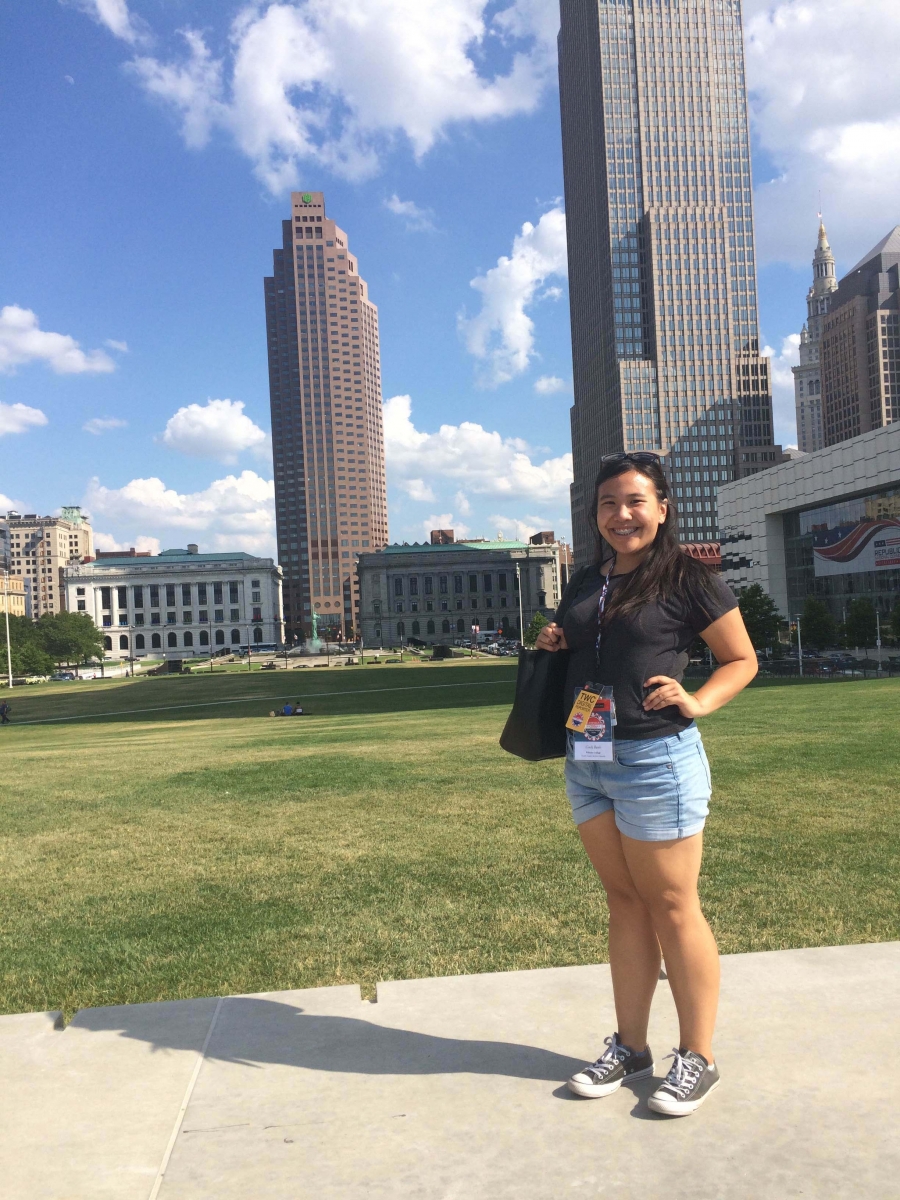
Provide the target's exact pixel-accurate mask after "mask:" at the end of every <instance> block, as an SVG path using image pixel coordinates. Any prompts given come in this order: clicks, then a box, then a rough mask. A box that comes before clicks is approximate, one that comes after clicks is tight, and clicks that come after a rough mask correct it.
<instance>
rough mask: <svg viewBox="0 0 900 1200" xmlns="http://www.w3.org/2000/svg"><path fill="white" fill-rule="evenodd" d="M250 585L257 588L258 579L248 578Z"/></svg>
mask: <svg viewBox="0 0 900 1200" xmlns="http://www.w3.org/2000/svg"><path fill="white" fill-rule="evenodd" d="M250 586H251V587H252V588H258V587H259V580H258V579H251V580H250Z"/></svg>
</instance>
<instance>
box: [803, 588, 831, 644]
mask: <svg viewBox="0 0 900 1200" xmlns="http://www.w3.org/2000/svg"><path fill="white" fill-rule="evenodd" d="M800 637H801V639H802V641H803V644H804V646H815V647H816V648H817V649H822V648H823V647H824V646H833V645H834V643H835V640H836V638H837V622H836V621H835V619H834V617H833V616H832V615H831V610H830V609H829V607H828V605H827V604H826V603H825V601H824V600H818V599H816V597H815V596H807V597H806V603H805V604H804V605H803V614H802V616H801V617H800Z"/></svg>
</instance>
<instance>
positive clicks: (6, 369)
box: [0, 304, 116, 375]
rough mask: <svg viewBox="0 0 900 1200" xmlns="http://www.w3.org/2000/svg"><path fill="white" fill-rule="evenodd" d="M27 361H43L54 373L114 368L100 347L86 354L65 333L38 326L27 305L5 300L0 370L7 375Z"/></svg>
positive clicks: (0, 332)
mask: <svg viewBox="0 0 900 1200" xmlns="http://www.w3.org/2000/svg"><path fill="white" fill-rule="evenodd" d="M30 362H45V363H46V364H47V365H48V366H49V367H50V368H51V369H52V370H53V371H55V372H56V373H57V375H82V374H85V373H86V372H101V373H104V372H107V371H114V370H115V369H116V364H115V363H114V362H113V360H112V359H111V358H110V357H109V355H108V354H105V353H104V352H103V351H102V350H91V351H90V352H89V353H87V354H86V353H85V352H84V350H82V349H81V347H80V346H79V344H78V343H77V342H76V341H75V339H74V338H73V337H69V335H68V334H67V333H50V332H49V331H48V330H46V329H41V328H40V327H39V324H38V319H37V316H36V315H35V314H34V313H33V312H32V311H31V309H30V308H20V307H19V306H18V304H7V305H6V306H5V307H4V308H0V372H2V373H4V374H7V375H11V374H12V373H13V372H14V371H15V369H16V367H19V366H22V365H24V364H25V363H30Z"/></svg>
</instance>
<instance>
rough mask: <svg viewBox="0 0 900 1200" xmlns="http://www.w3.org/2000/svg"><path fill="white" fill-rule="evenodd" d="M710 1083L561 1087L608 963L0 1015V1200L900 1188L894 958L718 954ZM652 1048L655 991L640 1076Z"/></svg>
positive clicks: (877, 1191) (666, 1023)
mask: <svg viewBox="0 0 900 1200" xmlns="http://www.w3.org/2000/svg"><path fill="white" fill-rule="evenodd" d="M722 967H723V996H722V1009H721V1017H720V1023H719V1035H718V1038H717V1057H718V1060H719V1064H720V1067H721V1070H722V1076H723V1084H722V1087H721V1088H720V1089H719V1091H718V1092H717V1093H716V1094H715V1095H714V1096H713V1097H711V1098H710V1100H709V1102H708V1104H707V1105H706V1106H705V1107H704V1108H703V1109H702V1110H701V1111H700V1112H699V1113H697V1114H696V1115H695V1116H692V1117H687V1118H682V1119H679V1120H676V1119H671V1118H665V1117H658V1116H656V1115H655V1114H653V1113H650V1112H649V1111H648V1110H647V1108H646V1105H645V1100H646V1097H647V1095H648V1094H649V1092H650V1090H651V1088H652V1086H653V1085H652V1083H651V1082H650V1081H641V1082H640V1083H638V1084H635V1085H634V1086H633V1087H632V1088H629V1089H625V1088H623V1089H622V1090H620V1091H619V1092H618V1093H616V1094H615V1095H614V1096H612V1097H610V1098H608V1099H606V1100H596V1101H585V1100H577V1099H575V1098H573V1097H570V1096H569V1094H568V1093H567V1091H566V1090H565V1088H564V1087H562V1086H560V1085H561V1081H562V1080H564V1079H565V1078H566V1077H567V1076H568V1075H569V1074H570V1073H571V1072H572V1071H573V1070H574V1069H575V1068H576V1067H577V1066H579V1065H581V1064H582V1063H583V1062H584V1061H585V1060H586V1059H589V1058H592V1057H594V1056H595V1055H596V1053H597V1052H598V1050H599V1049H600V1047H601V1042H602V1038H603V1037H604V1036H605V1035H606V1034H607V1033H609V1031H610V1029H611V1028H612V1024H613V1017H612V1003H611V989H610V978H609V969H608V967H605V966H593V967H563V968H558V969H553V970H546V971H524V972H511V973H507V974H497V975H475V976H463V977H457V978H450V979H421V980H412V981H409V982H404V983H386V984H382V985H380V986H379V988H378V1001H377V1003H368V1002H363V1001H362V1000H361V999H360V994H359V991H358V989H357V988H356V987H336V988H318V989H315V990H310V991H294V992H277V993H275V992H273V993H268V994H264V995H258V996H233V997H228V998H226V999H204V1000H189V1001H177V1002H172V1003H167V1004H136V1005H127V1006H121V1007H117V1008H99V1009H86V1010H83V1011H82V1012H80V1013H78V1015H77V1016H76V1017H75V1019H74V1020H73V1021H72V1023H71V1024H70V1025H69V1027H68V1028H67V1029H66V1030H64V1031H59V1030H57V1029H56V1028H55V1027H54V1017H55V1014H52V1013H51V1014H45V1013H34V1014H27V1015H23V1016H13V1017H2V1018H0V1076H2V1079H0V1180H2V1181H3V1182H2V1186H0V1191H2V1193H3V1195H5V1196H9V1197H11V1198H12V1197H14V1198H15V1200H156V1198H157V1197H159V1198H160V1200H231V1198H237V1197H240V1200H307V1198H308V1200H332V1198H333V1200H357V1198H358V1200H363V1198H365V1200H382V1198H383V1200H413V1198H415V1200H488V1198H490V1200H505V1198H512V1197H516V1198H517V1200H522V1198H525V1200H560V1198H561V1197H570V1196H571V1197H582V1196H584V1197H588V1196H590V1197H597V1196H604V1197H614V1198H615V1200H631V1198H632V1197H634V1198H635V1200H637V1198H638V1197H640V1200H656V1198H660V1200H663V1198H664V1200H689V1198H690V1200H711V1198H716V1200H719V1198H721V1200H744V1198H745V1197H746V1198H747V1200H751V1198H752V1200H769V1198H771V1200H789V1198H792V1197H808V1198H812V1200H817V1198H827V1200H840V1198H843V1197H848V1198H850V1197H852V1198H853V1200H859V1197H867V1198H868V1200H882V1198H884V1200H887V1198H888V1197H895V1196H897V1195H898V1194H900V1137H898V1136H897V1128H898V1122H897V1088H898V1081H900V1037H898V1034H900V1017H898V995H900V942H895V943H890V944H884V945H867V946H845V947H839V948H826V949H818V950H788V951H780V952H776V953H768V954H744V955H735V956H733V957H728V958H725V959H723V962H722ZM675 1037H676V1025H675V1018H674V1009H673V1006H672V1000H671V995H670V993H669V989H668V986H667V984H665V983H661V984H660V987H659V993H658V998H657V1003H656V1006H655V1012H654V1021H653V1026H652V1029H651V1045H652V1046H653V1049H654V1051H655V1053H656V1060H657V1074H660V1073H661V1072H662V1070H664V1067H663V1065H662V1058H663V1056H664V1055H665V1054H668V1053H669V1051H670V1049H671V1046H672V1043H673V1041H674V1040H675Z"/></svg>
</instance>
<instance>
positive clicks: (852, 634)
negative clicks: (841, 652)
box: [844, 597, 876, 646]
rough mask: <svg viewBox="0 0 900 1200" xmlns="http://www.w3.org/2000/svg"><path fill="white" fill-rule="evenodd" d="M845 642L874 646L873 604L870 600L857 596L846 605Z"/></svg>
mask: <svg viewBox="0 0 900 1200" xmlns="http://www.w3.org/2000/svg"><path fill="white" fill-rule="evenodd" d="M844 630H845V636H846V638H847V644H848V645H850V646H874V645H875V637H876V623H875V606H874V605H873V603H872V601H871V600H865V599H863V598H862V597H859V598H858V599H856V600H851V601H850V603H849V605H848V606H847V624H846V625H845V626H844Z"/></svg>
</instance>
